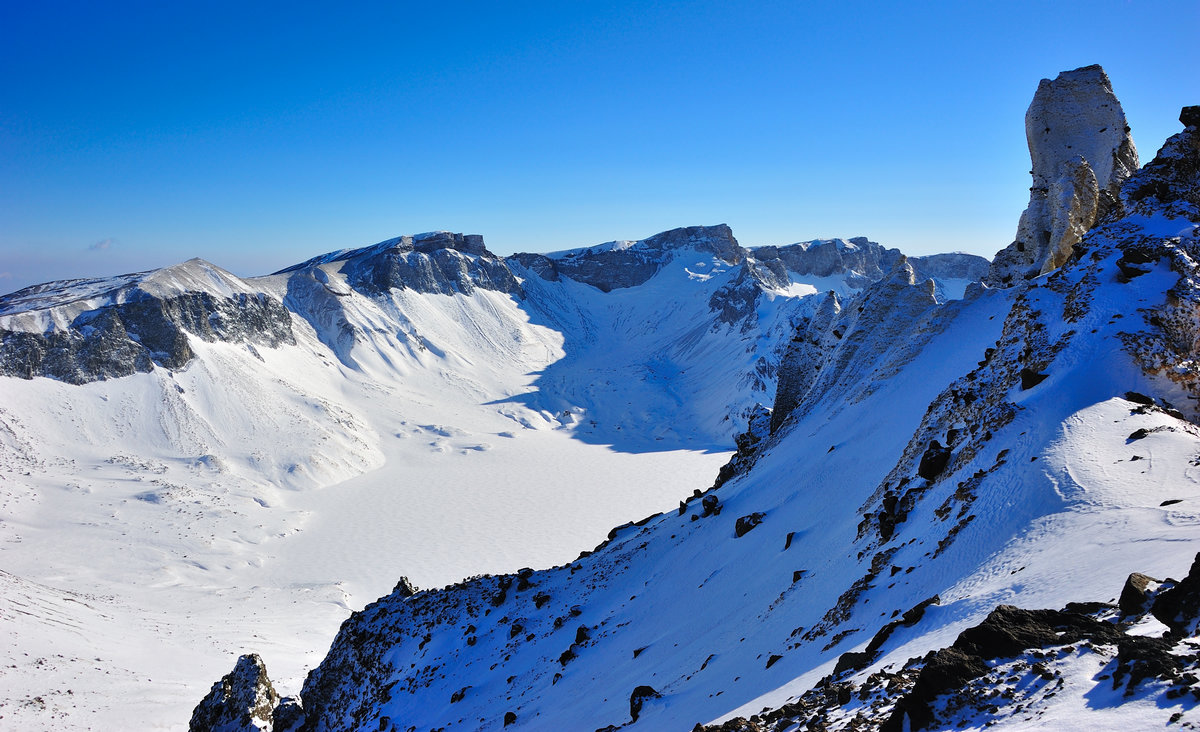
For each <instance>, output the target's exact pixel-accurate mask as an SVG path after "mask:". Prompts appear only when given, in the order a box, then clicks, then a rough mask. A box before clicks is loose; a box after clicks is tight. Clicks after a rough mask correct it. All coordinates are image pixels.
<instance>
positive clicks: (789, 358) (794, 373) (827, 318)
mask: <svg viewBox="0 0 1200 732" xmlns="http://www.w3.org/2000/svg"><path fill="white" fill-rule="evenodd" d="M841 312H842V303H841V301H840V300H839V299H838V296H837V294H836V293H833V292H829V293H826V294H825V298H824V299H823V300H822V301H821V304H820V305H819V306H817V311H816V313H814V314H813V316H812V318H811V319H810V320H809V321H808V323H807V324H805V327H804V328H803V329H802V330H798V331H797V332H796V335H795V336H793V337H792V342H791V344H789V345H788V349H787V351H786V352H785V353H784V355H783V360H782V361H781V362H780V366H779V382H778V386H777V387H776V389H775V404H774V406H773V408H772V410H771V431H772V432H774V431H775V430H777V429H779V425H781V424H783V420H784V419H786V418H787V416H788V415H789V414H791V413H792V410H793V409H795V408H796V406H797V405H798V404H799V403H800V400H801V399H803V398H804V395H805V394H807V393H808V390H809V389H810V388H812V385H813V383H814V382H815V381H816V380H817V374H818V373H819V372H820V370H821V367H822V366H823V365H824V363H825V360H826V358H828V355H829V354H830V353H831V352H832V351H833V349H834V348H836V347H837V342H838V341H839V340H841V336H842V334H841V332H838V333H836V334H835V332H834V328H833V322H834V320H835V319H836V318H837V316H838V315H839V314H840V313H841Z"/></svg>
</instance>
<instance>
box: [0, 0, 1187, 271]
mask: <svg viewBox="0 0 1200 732" xmlns="http://www.w3.org/2000/svg"><path fill="white" fill-rule="evenodd" d="M1198 27H1200V2H1197V1H1196V0H1189V1H1188V2H1143V1H1141V0H1122V1H1110V0H1091V1H1090V2H1053V3H1051V2H1036V3H1034V2H988V3H983V2H979V3H970V2H966V3H960V2H956V3H942V2H925V3H900V2H837V3H833V2H829V3H825V2H771V1H764V2H753V3H750V2H747V3H734V2H592V1H590V0H579V1H575V2H554V3H534V2H513V3H495V2H490V3H458V4H440V5H438V6H437V7H434V6H433V4H430V3H421V4H416V3H407V2H395V3H366V4H352V5H351V6H348V7H335V4H332V3H308V2H290V3H277V4H275V3H253V2H251V3H247V2H244V0H243V2H238V3H222V2H206V3H186V2H179V3H163V2H147V3H83V2H78V3H64V2H53V1H52V0H48V1H46V2H39V3H15V2H10V3H5V4H4V7H3V9H0V292H6V291H11V290H14V289H16V288H18V287H23V286H25V285H28V284H32V283H34V282H40V281H45V280H49V279H57V278H64V277H78V276H87V275H107V274H114V273H119V272H126V271H133V270H138V269H147V268H151V267H157V266H163V265H166V264H171V263H174V262H178V261H182V260H184V259H188V258H190V257H194V256H199V257H203V258H205V259H208V260H210V261H212V262H214V263H216V264H219V265H221V266H223V267H226V268H227V269H230V270H231V271H233V272H235V273H237V274H241V275H253V274H264V273H267V272H270V271H274V270H276V269H279V268H282V267H284V266H287V265H289V264H292V263H295V262H298V261H300V260H302V259H305V258H307V257H309V256H312V255H315V254H319V253H322V252H325V251H330V250H334V249H339V248H344V247H348V246H361V245H365V244H370V243H373V242H376V241H379V240H382V239H385V238H389V237H391V236H395V235H399V234H405V233H416V232H421V231H429V230H434V229H450V230H453V231H463V232H469V233H481V234H483V235H484V237H485V240H486V241H487V243H488V246H489V247H490V248H491V249H492V250H494V251H496V252H498V253H502V254H506V253H511V252H514V251H548V250H553V249H562V248H567V247H574V246H584V245H589V244H595V243H599V242H603V241H607V240H611V239H637V238H642V237H645V236H649V235H650V234H654V233H656V232H658V231H662V230H665V229H669V228H673V227H676V226H687V225H694V224H714V223H722V222H724V223H728V224H730V225H731V226H732V227H733V230H734V233H735V235H737V236H738V238H739V240H740V241H741V242H742V243H743V244H745V245H759V244H782V243H789V242H793V241H801V240H806V239H812V238H816V237H830V236H845V237H850V236H867V237H870V238H871V239H873V240H876V241H879V242H880V243H883V244H885V245H888V246H896V247H900V248H901V249H903V250H904V251H906V252H909V253H913V254H924V253H931V252H935V251H948V250H963V251H972V252H976V253H979V254H984V255H987V256H990V255H991V254H992V253H994V252H995V251H996V250H998V249H1000V248H1001V247H1003V246H1004V245H1006V244H1007V243H1008V242H1009V241H1010V240H1011V237H1012V235H1013V232H1014V231H1015V229H1016V223H1017V217H1018V216H1019V214H1020V212H1021V209H1022V208H1023V207H1024V205H1025V202H1026V199H1027V196H1028V185H1029V182H1028V170H1029V160H1028V153H1027V150H1026V147H1025V139H1024V113H1025V109H1026V107H1027V106H1028V104H1029V101H1030V99H1031V98H1032V95H1033V92H1034V90H1035V89H1036V88H1037V83H1038V80H1039V79H1041V78H1044V77H1053V76H1054V75H1056V74H1057V73H1058V72H1059V71H1062V70H1066V69H1071V68H1076V67H1079V66H1084V65H1087V64H1091V63H1100V64H1102V65H1103V66H1104V67H1105V69H1106V70H1107V71H1108V73H1109V76H1110V77H1111V78H1112V81H1113V86H1114V89H1115V91H1116V93H1117V96H1118V97H1119V98H1120V99H1121V101H1122V103H1123V105H1124V107H1125V110H1126V114H1127V116H1128V117H1129V122H1130V125H1131V127H1132V128H1133V135H1134V139H1135V141H1136V142H1137V143H1138V146H1139V151H1140V153H1141V155H1142V159H1143V161H1146V160H1149V159H1150V158H1151V157H1152V156H1153V154H1154V151H1155V150H1156V149H1157V147H1158V145H1159V144H1161V142H1162V140H1163V139H1165V137H1167V136H1168V135H1170V134H1173V133H1174V132H1176V131H1178V129H1179V127H1180V125H1179V123H1178V120H1177V117H1178V113H1179V108H1180V107H1181V106H1183V105H1185V104H1198V103H1200V73H1198V71H1200V66H1198V65H1197V62H1196V59H1195V48H1196V40H1195V33H1196V29H1197V28H1198Z"/></svg>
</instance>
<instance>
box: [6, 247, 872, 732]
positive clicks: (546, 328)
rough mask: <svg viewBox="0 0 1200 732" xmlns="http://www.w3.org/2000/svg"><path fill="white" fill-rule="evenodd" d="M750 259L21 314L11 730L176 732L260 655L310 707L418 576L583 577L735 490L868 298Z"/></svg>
mask: <svg viewBox="0 0 1200 732" xmlns="http://www.w3.org/2000/svg"><path fill="white" fill-rule="evenodd" d="M681 231H682V230H681ZM690 231H694V232H700V233H701V234H703V233H704V232H705V231H707V229H706V227H694V228H693V229H692V230H690ZM661 236H662V237H665V238H666V239H671V232H668V233H667V234H666V235H661ZM723 240H728V241H729V242H732V243H731V244H730V245H729V248H727V250H721V251H724V253H725V254H726V255H729V252H731V251H738V250H734V249H732V247H736V241H734V240H733V239H732V234H729V235H727V236H725V235H723ZM875 246H877V245H875ZM739 256H740V257H742V258H743V259H742V262H741V263H739V264H731V263H730V262H728V261H726V260H724V259H722V258H721V256H720V255H719V254H717V253H715V252H714V251H713V250H712V248H707V249H706V248H701V249H696V248H694V247H688V246H680V245H677V244H672V245H671V246H668V247H666V248H663V249H660V250H659V251H658V253H657V259H655V260H654V263H653V265H654V272H653V273H652V275H651V276H650V278H649V279H648V280H647V281H645V282H644V283H642V284H641V285H640V286H638V287H636V288H627V289H618V290H613V291H611V292H608V293H605V292H602V291H600V290H598V289H597V288H595V287H593V286H591V285H588V284H584V283H582V282H579V281H575V280H572V279H570V278H569V277H560V278H557V279H546V278H543V277H542V276H541V275H539V274H537V273H535V272H534V271H533V270H531V269H528V268H525V267H524V266H523V265H522V264H521V263H520V261H519V260H517V259H511V260H508V261H507V262H506V261H504V260H500V259H499V258H496V257H494V256H493V255H491V254H490V253H489V252H487V251H486V249H484V248H483V245H482V240H481V239H479V238H478V237H471V236H466V237H463V236H460V235H453V234H448V233H446V232H434V233H431V234H425V235H417V236H415V237H400V238H398V239H393V240H388V241H386V242H381V243H380V244H377V245H373V246H371V247H366V248H363V249H358V250H348V251H342V252H334V253H331V254H328V255H323V256H320V257H317V258H314V259H312V260H309V261H307V262H304V263H302V264H300V265H297V266H296V267H293V268H289V269H288V270H285V271H283V272H280V273H277V274H275V275H271V276H267V277H261V278H252V279H245V280H243V279H239V278H237V277H234V276H233V275H231V274H229V273H227V272H225V271H223V270H221V269H219V268H217V267H215V266H213V265H210V264H208V263H205V262H201V261H200V260H192V261H190V262H187V263H184V264H181V265H177V266H175V267H171V268H167V269H165V270H158V271H154V272H149V273H138V274H133V275H127V276H122V277H118V278H112V279H108V280H103V281H101V280H88V281H72V282H65V283H50V284H48V285H43V286H38V287H35V288H28V289H26V290H23V291H21V292H19V293H13V294H12V295H8V296H5V297H4V298H2V299H0V339H2V340H3V344H2V347H0V366H3V369H0V370H3V371H4V372H5V373H8V374H10V375H9V376H4V377H0V542H2V543H0V546H2V547H3V549H2V555H0V557H2V560H3V566H0V570H3V571H4V572H5V574H4V575H3V576H2V577H3V582H0V617H3V618H4V624H5V625H6V627H8V628H9V629H10V631H9V632H8V633H6V634H4V637H3V644H4V645H3V650H2V653H3V657H2V658H3V660H4V663H0V689H3V692H0V719H3V721H4V724H3V725H0V726H8V725H9V724H12V725H17V726H20V727H23V728H46V727H54V728H58V729H72V728H88V727H91V728H96V729H122V728H124V729H127V728H139V729H180V728H181V727H183V726H186V724H187V718H188V716H189V714H190V711H191V708H192V707H193V706H194V704H195V701H196V699H197V698H198V697H199V696H201V695H202V694H203V692H204V691H205V690H206V689H207V687H208V684H209V682H210V681H211V680H212V679H213V678H215V677H217V676H219V675H220V674H221V673H222V672H224V671H225V670H226V668H225V667H226V666H227V661H228V659H229V658H230V657H232V656H236V655H238V654H240V653H243V652H245V651H247V650H251V649H253V650H257V651H259V652H261V653H262V654H264V656H266V657H267V658H269V659H270V663H271V672H272V674H273V676H274V678H275V679H276V680H277V681H280V682H281V683H283V684H287V685H289V686H291V687H293V688H297V689H298V688H299V686H300V684H301V683H302V679H303V674H304V673H305V672H306V671H307V670H308V669H310V668H312V667H313V666H314V665H315V664H316V663H317V662H318V661H319V659H320V654H321V651H322V649H323V648H324V647H327V645H328V643H329V641H330V639H331V638H332V637H333V635H334V633H335V631H336V629H337V626H338V624H339V623H341V622H342V620H343V619H344V618H345V616H346V614H347V613H348V612H350V611H351V610H353V609H358V608H361V607H362V606H363V605H364V604H365V603H367V602H368V601H370V600H371V599H373V598H375V597H378V596H379V595H381V594H383V593H386V592H388V591H389V590H391V588H392V587H393V586H394V585H395V583H396V580H397V578H398V577H399V576H401V575H406V576H408V577H410V578H411V579H412V581H414V582H415V583H416V584H417V585H418V586H421V587H428V586H441V585H445V584H448V583H451V582H456V581H459V580H462V579H463V578H465V577H469V576H473V575H478V574H482V573H487V572H501V571H511V570H513V569H514V568H517V567H522V566H529V567H548V566H551V565H554V564H560V563H562V562H565V561H567V560H569V559H571V558H572V557H574V556H575V555H576V554H578V552H579V550H580V549H581V548H584V547H590V546H594V545H596V544H597V543H599V542H600V541H602V540H603V539H604V538H605V536H606V535H607V534H608V532H609V530H610V529H611V527H613V526H615V525H619V524H623V523H626V522H628V521H630V520H634V519H638V518H641V517H642V516H645V515H647V514H649V513H653V512H656V511H661V510H664V509H668V508H671V507H672V506H675V505H676V504H677V503H678V501H679V500H680V499H681V498H683V497H685V496H686V495H688V494H690V493H691V492H692V490H694V489H695V488H698V487H705V486H707V485H709V484H711V483H712V480H713V476H714V475H715V474H716V471H717V468H718V466H719V465H720V464H721V463H722V462H723V461H724V460H725V459H726V456H727V454H728V451H729V450H730V449H732V444H731V442H732V440H731V437H732V435H733V433H734V432H735V431H737V430H738V429H741V427H742V425H743V424H744V420H745V413H746V410H748V409H749V408H750V407H752V406H753V405H754V403H755V402H759V401H763V402H769V401H770V399H771V397H772V395H773V392H774V378H775V369H776V367H777V364H778V361H779V358H780V356H781V353H782V345H783V344H784V343H785V342H786V341H787V339H788V338H790V336H791V333H792V332H793V330H794V327H795V325H796V323H797V322H799V321H802V320H803V319H804V318H805V317H807V314H808V312H809V311H811V309H812V305H811V303H810V301H809V300H808V299H807V296H808V295H811V294H813V293H816V292H818V290H820V291H823V290H826V289H831V288H832V289H836V290H838V291H839V292H841V293H842V294H843V295H849V294H851V293H853V292H854V291H856V289H855V286H853V285H852V284H850V282H849V280H851V279H853V280H854V282H856V283H858V284H859V285H861V284H864V283H865V280H863V278H862V277H861V276H860V275H859V274H857V273H853V272H849V273H841V274H832V275H828V276H821V277H818V276H813V275H802V274H798V273H795V272H793V273H791V274H788V275H787V276H786V277H785V278H784V279H778V278H777V279H774V280H772V281H771V282H763V281H762V280H761V279H756V278H755V277H752V276H750V275H748V274H746V270H747V264H748V263H751V262H752V261H753V259H752V258H750V259H747V258H746V255H745V254H740V255H739ZM734 258H736V257H734ZM868 279H869V278H868ZM722 288H724V289H722ZM718 292H723V293H724V294H725V295H726V296H727V298H732V301H734V302H735V303H737V304H739V305H742V304H744V305H747V307H746V308H745V309H740V310H739V309H737V308H733V309H726V310H722V309H720V308H717V309H714V304H713V303H714V302H715V301H714V297H715V296H716V294H717V293H718ZM716 301H719V302H725V301H724V300H720V299H719V298H718V300H716ZM723 314H731V315H728V316H727V317H725V318H724V319H723V317H722V316H723ZM38 374H43V375H51V376H55V378H43V377H42V376H39V375H38ZM30 377H33V378H30Z"/></svg>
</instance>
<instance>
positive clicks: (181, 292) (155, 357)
mask: <svg viewBox="0 0 1200 732" xmlns="http://www.w3.org/2000/svg"><path fill="white" fill-rule="evenodd" d="M189 333H190V334H192V335H194V336H196V337H198V338H200V339H202V340H205V341H210V342H211V341H225V342H232V343H247V344H252V345H261V346H267V347H275V346H278V345H280V344H283V343H294V342H295V337H294V335H293V333H292V323H291V315H290V314H289V313H288V311H287V310H286V309H285V308H284V307H283V305H282V304H281V303H280V302H279V301H278V300H276V299H275V298H273V297H271V296H270V295H269V294H266V293H264V292H261V291H258V290H256V289H255V288H254V287H252V286H250V285H249V284H247V283H246V282H244V281H242V280H240V279H238V278H236V277H234V276H233V275H231V274H229V273H228V272H226V271H224V270H222V269H220V268H219V267H215V266H213V265H211V264H209V263H208V262H204V261H202V260H198V259H194V260H191V261H189V262H185V263H184V264H180V265H176V266H174V267H168V268H166V269H162V270H157V271H154V272H146V273H141V274H136V275H125V276H124V277H119V278H113V279H110V280H71V281H67V282H59V283H50V284H49V285H40V286H36V287H31V288H26V289H24V290H21V291H19V292H15V293H12V294H11V295H6V296H5V297H3V298H0V374H4V375H7V376H17V377H20V378H23V379H31V378H33V377H35V376H46V377H50V378H54V379H58V380H60V381H65V382H67V383H71V384H83V383H87V382H89V381H96V380H99V379H109V378H117V377H121V376H129V375H131V374H134V373H139V372H147V371H150V370H152V369H153V368H154V367H155V366H161V367H163V368H169V369H178V368H182V367H183V366H184V365H186V364H187V363H188V362H189V361H190V360H191V359H192V358H193V356H194V353H193V352H192V349H191V347H190V346H189V345H188V339H187V334H189Z"/></svg>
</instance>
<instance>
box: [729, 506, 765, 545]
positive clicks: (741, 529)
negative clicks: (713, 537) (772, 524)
mask: <svg viewBox="0 0 1200 732" xmlns="http://www.w3.org/2000/svg"><path fill="white" fill-rule="evenodd" d="M764 515H765V514H763V513H762V512H761V511H755V512H754V513H751V514H747V515H745V516H741V517H739V518H738V520H737V524H736V525H735V526H734V528H733V533H734V535H735V536H736V537H738V538H740V537H743V536H745V535H746V534H747V533H749V532H750V530H751V529H753V528H754V527H756V526H758V525H759V524H761V523H762V520H763V516H764Z"/></svg>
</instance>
